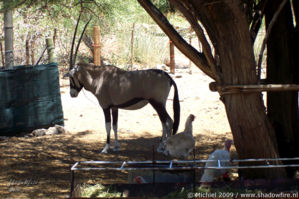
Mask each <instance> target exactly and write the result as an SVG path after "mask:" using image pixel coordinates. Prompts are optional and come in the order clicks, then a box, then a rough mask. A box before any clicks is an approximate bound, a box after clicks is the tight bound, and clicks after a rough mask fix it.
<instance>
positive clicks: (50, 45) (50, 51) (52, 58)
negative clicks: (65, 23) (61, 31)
mask: <svg viewBox="0 0 299 199" xmlns="http://www.w3.org/2000/svg"><path fill="white" fill-rule="evenodd" d="M46 45H47V51H48V62H49V63H53V62H56V58H55V54H54V45H53V39H52V38H47V39H46Z"/></svg>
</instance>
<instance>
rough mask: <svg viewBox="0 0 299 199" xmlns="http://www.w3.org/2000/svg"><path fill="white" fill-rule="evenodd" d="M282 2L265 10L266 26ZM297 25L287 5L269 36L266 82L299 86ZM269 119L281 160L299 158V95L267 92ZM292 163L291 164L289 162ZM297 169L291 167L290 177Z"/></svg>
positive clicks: (295, 93) (274, 3)
mask: <svg viewBox="0 0 299 199" xmlns="http://www.w3.org/2000/svg"><path fill="white" fill-rule="evenodd" d="M280 3H281V2H280V1H273V3H271V4H269V5H268V7H267V8H266V12H265V14H266V26H268V25H269V22H270V21H271V19H272V17H273V15H274V13H275V11H276V10H277V8H278V6H279V4H280ZM294 36H295V35H294V26H293V21H292V11H291V6H290V3H287V4H286V6H284V9H283V10H282V12H281V13H280V14H279V17H278V19H277V21H276V23H275V25H274V26H273V29H272V31H271V34H270V35H269V40H268V45H267V47H268V48H267V49H268V50H267V83H279V84H296V83H298V79H296V78H298V77H296V76H295V75H297V74H298V73H299V69H298V67H296V65H295V61H294V59H295V53H297V52H298V51H297V52H296V49H295V45H294ZM267 105H268V116H269V118H270V119H271V121H272V123H273V124H274V128H275V133H276V138H277V143H278V149H279V153H280V156H281V157H297V156H298V155H299V147H298V143H299V135H298V132H299V128H298V123H299V122H298V92H297V91H290V92H273V93H271V92H268V96H267ZM288 163H290V162H288ZM295 173H296V169H294V168H288V169H287V174H288V176H289V177H294V175H295Z"/></svg>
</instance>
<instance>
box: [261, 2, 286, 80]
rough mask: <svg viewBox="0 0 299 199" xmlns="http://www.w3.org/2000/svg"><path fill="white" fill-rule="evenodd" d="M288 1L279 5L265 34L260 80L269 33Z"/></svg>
mask: <svg viewBox="0 0 299 199" xmlns="http://www.w3.org/2000/svg"><path fill="white" fill-rule="evenodd" d="M287 2H288V0H284V1H283V2H282V3H281V4H280V5H279V8H278V9H277V11H276V12H275V14H274V15H273V17H272V19H271V22H270V23H269V26H268V30H267V32H266V35H265V38H264V40H263V43H262V47H261V51H260V53H259V59H258V65H257V67H258V74H257V75H258V76H257V77H258V80H259V79H260V77H261V70H262V68H261V65H262V61H263V55H264V50H265V47H266V44H267V42H268V39H269V35H270V33H271V30H272V28H273V25H274V24H275V22H276V20H277V18H278V16H279V14H280V12H281V11H282V9H283V7H284V6H285V4H286V3H287Z"/></svg>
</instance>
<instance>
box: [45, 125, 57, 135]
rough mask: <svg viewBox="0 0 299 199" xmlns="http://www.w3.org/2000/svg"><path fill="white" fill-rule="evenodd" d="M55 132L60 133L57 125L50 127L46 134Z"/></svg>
mask: <svg viewBox="0 0 299 199" xmlns="http://www.w3.org/2000/svg"><path fill="white" fill-rule="evenodd" d="M54 134H59V132H58V130H57V128H56V127H50V128H48V130H47V131H46V135H54Z"/></svg>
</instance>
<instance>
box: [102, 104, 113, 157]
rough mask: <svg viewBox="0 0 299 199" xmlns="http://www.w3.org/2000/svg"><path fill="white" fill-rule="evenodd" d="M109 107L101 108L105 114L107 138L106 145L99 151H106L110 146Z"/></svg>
mask: <svg viewBox="0 0 299 199" xmlns="http://www.w3.org/2000/svg"><path fill="white" fill-rule="evenodd" d="M110 110H111V109H110V108H106V109H103V111H104V115H105V127H106V132H107V140H106V146H105V148H104V149H103V150H102V152H101V153H108V150H109V148H110V132H111V115H110Z"/></svg>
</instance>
